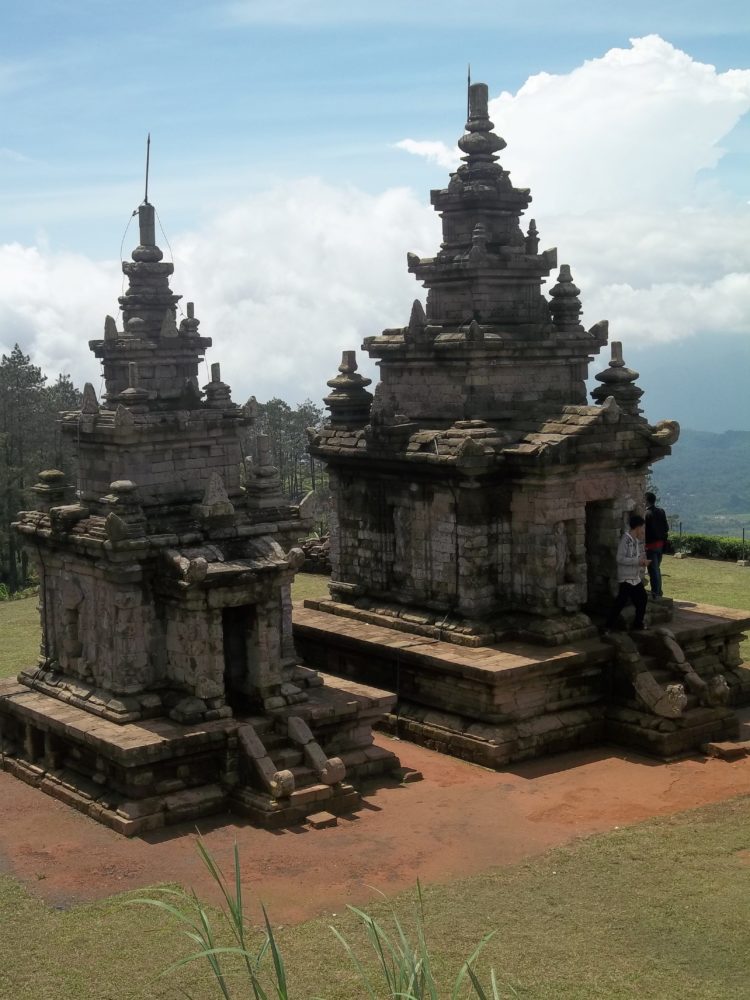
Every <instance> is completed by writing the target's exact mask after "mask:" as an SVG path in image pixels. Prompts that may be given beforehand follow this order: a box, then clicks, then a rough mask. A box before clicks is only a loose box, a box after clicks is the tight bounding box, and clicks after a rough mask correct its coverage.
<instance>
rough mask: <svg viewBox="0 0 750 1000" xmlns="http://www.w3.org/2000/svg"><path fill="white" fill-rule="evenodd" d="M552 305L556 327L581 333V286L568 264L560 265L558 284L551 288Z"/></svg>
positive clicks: (562, 330)
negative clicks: (579, 286) (575, 281)
mask: <svg viewBox="0 0 750 1000" xmlns="http://www.w3.org/2000/svg"><path fill="white" fill-rule="evenodd" d="M549 294H550V297H551V300H552V301H551V302H550V307H549V311H550V313H551V314H552V319H553V320H554V323H555V328H556V329H557V330H559V331H560V332H561V333H580V332H581V331H582V330H583V326H582V325H581V320H580V316H581V311H582V310H581V299H580V298H579V296H580V294H581V290H580V288H578V287H577V285H575V284H574V282H573V276H572V275H571V273H570V266H569V265H568V264H561V265H560V273H559V274H558V276H557V284H555V285H553V286H552V288H551V289H550V293H549Z"/></svg>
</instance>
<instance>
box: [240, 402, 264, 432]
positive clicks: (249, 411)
mask: <svg viewBox="0 0 750 1000" xmlns="http://www.w3.org/2000/svg"><path fill="white" fill-rule="evenodd" d="M242 412H243V413H244V414H245V416H246V417H247V419H248V420H249V421H250V424H251V425H252V424H254V423H255V422H256V420H257V419H258V414H259V412H260V406H259V404H258V400H257V399H256V398H255V396H250V398H249V399H248V401H247V402H246V403H245V405H244V406H243V407H242Z"/></svg>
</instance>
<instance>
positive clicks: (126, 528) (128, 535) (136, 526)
mask: <svg viewBox="0 0 750 1000" xmlns="http://www.w3.org/2000/svg"><path fill="white" fill-rule="evenodd" d="M103 501H104V503H105V504H106V505H107V506H108V507H109V508H110V511H109V514H107V517H106V520H105V522H104V530H105V532H106V534H107V538H108V540H109V541H110V542H111V543H112V545H115V546H116V545H117V544H118V543H119V542H124V541H132V540H133V539H136V538H138V539H140V538H144V539H145V535H146V530H147V527H146V518H145V516H144V513H143V508H142V507H141V502H140V498H139V496H138V487H137V486H136V484H135V483H134V482H133V480H132V479H116V480H115V481H114V482H112V483H110V484H109V493H108V494H107V496H105V497H103Z"/></svg>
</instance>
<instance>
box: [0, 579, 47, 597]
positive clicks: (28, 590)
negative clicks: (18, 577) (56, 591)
mask: <svg viewBox="0 0 750 1000" xmlns="http://www.w3.org/2000/svg"><path fill="white" fill-rule="evenodd" d="M38 593H39V587H38V586H35V587H24V589H23V590H8V586H7V584H5V583H0V601H22V600H23V599H24V598H26V597H34V595H35V594H38Z"/></svg>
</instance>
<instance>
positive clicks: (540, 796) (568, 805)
mask: <svg viewBox="0 0 750 1000" xmlns="http://www.w3.org/2000/svg"><path fill="white" fill-rule="evenodd" d="M378 740H379V741H382V742H383V745H387V746H390V747H392V748H393V749H395V750H396V751H397V752H398V754H399V755H400V757H401V761H402V763H403V764H404V765H405V766H408V767H412V768H416V769H418V770H420V771H422V773H423V774H424V781H421V782H418V783H414V784H409V785H406V786H402V787H398V786H394V785H391V786H390V787H385V788H380V789H379V790H377V791H375V792H373V793H371V794H368V796H367V798H366V800H365V803H364V805H363V808H361V809H360V811H359V813H358V814H357V816H356V817H354V818H351V819H340V820H339V824H338V826H337V827H336V828H331V829H323V830H309V829H307V828H295V829H294V830H287V831H282V832H269V831H266V830H258V829H254V828H253V827H251V826H249V825H248V824H247V823H245V822H244V821H242V820H241V819H239V818H237V817H232V816H229V817H226V816H223V817H212V818H211V819H210V820H205V821H201V822H200V823H199V824H198V825H199V828H200V830H201V832H202V833H203V835H204V838H205V841H206V844H207V846H208V848H209V849H210V850H211V851H212V852H213V854H214V855H215V857H216V858H217V859H218V861H219V862H220V863H221V864H222V865H223V866H225V868H226V869H229V867H230V865H231V855H232V847H233V843H234V840H235V838H236V839H237V842H238V844H239V848H240V855H241V858H242V862H243V869H244V875H245V883H246V885H247V886H248V888H249V889H250V890H251V891H252V893H253V894H254V895H255V897H256V898H257V897H260V898H261V899H263V901H264V902H265V903H266V904H267V905H268V906H269V909H270V911H271V912H272V913H273V914H274V917H275V919H276V920H278V921H279V922H280V923H291V922H296V921H301V920H304V919H306V918H308V917H312V916H316V915H319V914H323V913H331V912H338V911H339V910H340V909H341V908H342V907H343V906H345V905H346V904H347V903H353V904H362V903H365V902H367V901H368V900H369V899H371V898H372V888H371V887H375V888H377V889H380V890H382V891H383V892H385V893H387V894H389V895H390V894H393V893H396V892H398V891H400V890H402V889H405V888H408V887H411V886H413V885H414V883H415V881H416V879H417V878H420V879H421V880H422V882H423V883H429V882H447V881H449V880H450V879H453V878H458V877H461V876H465V875H470V874H474V873H477V872H481V871H484V870H486V869H488V868H492V867H497V866H500V865H508V864H514V863H516V862H519V861H521V860H523V859H525V858H529V857H533V856H535V855H538V854H540V853H541V852H543V851H544V850H546V849H547V848H549V847H551V846H554V845H556V844H562V843H564V842H566V841H569V840H571V839H573V838H575V837H578V836H581V835H584V834H590V833H596V832H600V831H605V830H610V829H612V828H613V827H615V826H620V825H624V824H628V823H635V822H637V821H639V820H643V819H646V818H648V817H650V816H657V815H665V814H669V813H674V812H678V811H680V810H683V809H689V808H692V807H694V806H699V805H703V804H706V803H711V802H717V801H719V800H721V799H727V798H730V797H732V796H735V795H740V794H748V793H750V757H746V758H743V759H740V760H737V761H733V762H731V763H728V762H725V761H722V760H717V759H706V760H704V759H699V758H691V759H687V760H682V761H679V762H677V763H671V764H663V763H659V762H655V761H652V760H648V759H646V758H644V757H640V756H638V755H636V754H630V753H625V752H623V751H620V750H617V749H613V748H608V747H604V748H600V749H596V750H586V751H579V752H574V753H567V754H561V755H559V756H556V757H551V758H547V759H545V760H541V761H534V762H531V763H527V764H521V765H518V766H516V767H514V768H512V769H511V770H509V771H506V772H503V773H495V772H493V771H487V770H484V769H483V768H480V767H476V766H473V765H471V764H466V763H464V762H463V761H459V760H454V759H453V758H450V757H445V756H442V755H440V754H436V753H432V752H431V751H429V750H424V749H422V748H420V747H416V746H414V745H412V744H409V743H397V744H394V743H393V742H392V741H390V740H389V739H388V738H387V737H384V736H379V737H378ZM0 802H1V803H2V806H1V807H0V808H1V810H2V813H1V818H0V870H2V871H5V872H7V873H9V874H11V875H13V876H14V877H15V878H17V879H19V880H20V881H21V882H22V883H23V884H24V885H26V886H27V887H28V888H29V890H30V891H31V892H32V893H34V894H35V895H38V896H41V897H42V898H43V899H45V900H46V901H48V902H50V903H54V904H56V905H58V906H59V905H70V904H73V903H77V902H82V901H86V900H93V899H99V898H102V897H106V896H109V895H112V894H114V893H117V892H122V891H125V890H130V889H137V888H141V887H143V886H148V885H153V884H155V883H158V882H179V883H181V884H183V885H185V886H194V887H195V888H196V889H197V890H198V891H199V892H201V893H202V894H203V893H206V894H209V890H210V886H209V884H208V878H207V876H206V874H205V872H204V869H203V867H202V865H201V863H200V861H199V859H198V856H197V852H196V849H195V838H196V832H195V824H185V825H183V826H176V827H171V828H168V829H166V830H164V831H159V832H158V833H156V834H149V835H148V836H146V837H144V838H136V839H132V840H126V839H125V838H123V837H120V836H118V835H117V834H115V833H113V832H112V831H111V830H108V829H107V828H105V827H103V826H100V825H99V824H97V823H95V822H94V821H93V820H90V819H88V818H86V817H85V816H83V815H81V814H79V813H76V812H74V811H73V810H72V809H70V808H68V807H67V806H64V805H62V804H61V803H59V802H57V801H56V800H55V799H52V798H50V797H48V796H47V795H44V794H43V793H41V792H39V791H36V790H34V789H32V788H30V787H28V786H27V785H25V784H23V783H22V782H20V781H18V780H17V779H15V778H12V777H11V776H10V775H8V774H5V773H0Z"/></svg>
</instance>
